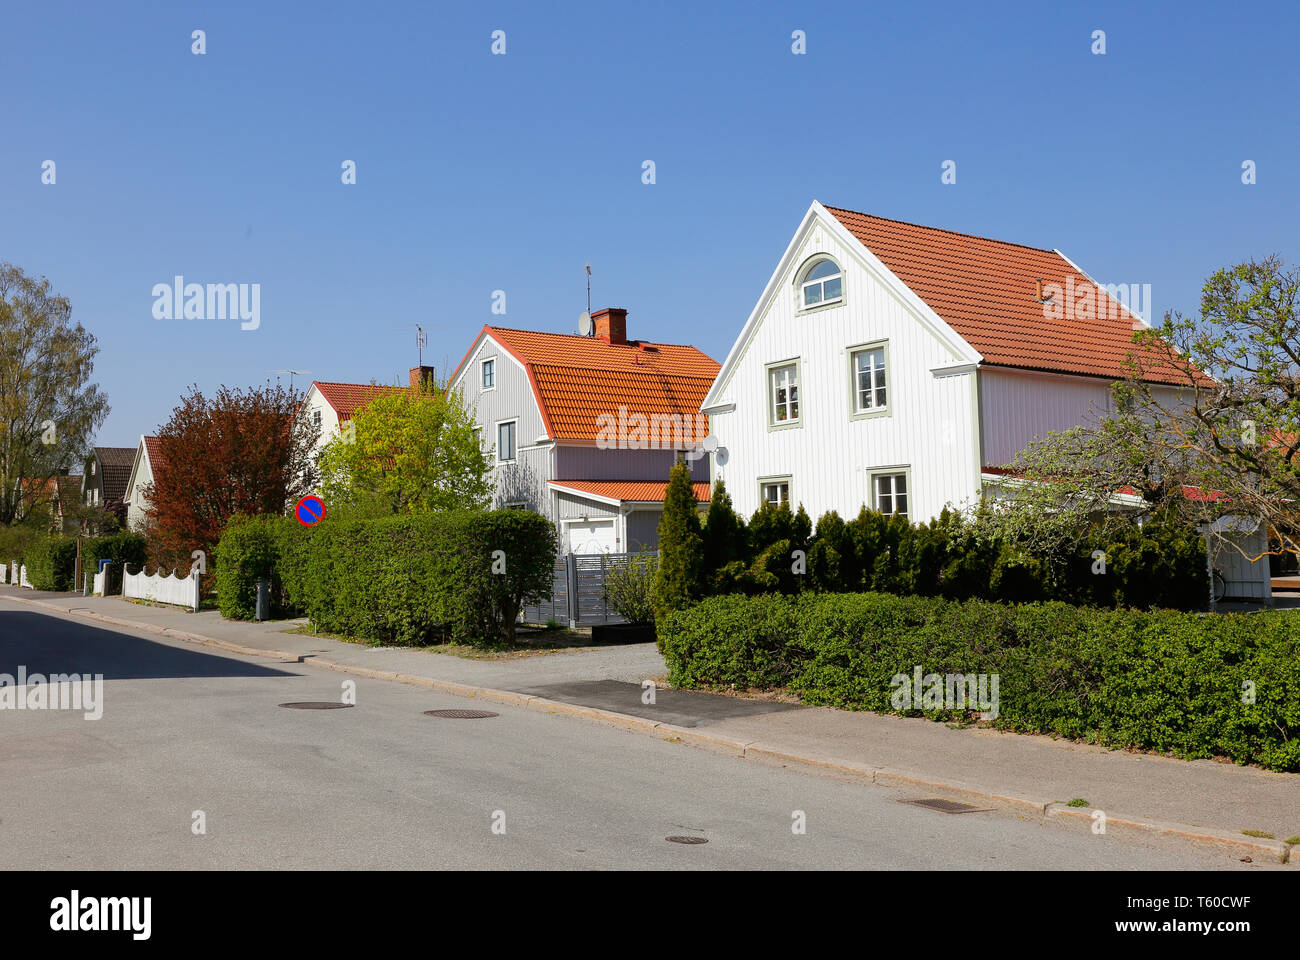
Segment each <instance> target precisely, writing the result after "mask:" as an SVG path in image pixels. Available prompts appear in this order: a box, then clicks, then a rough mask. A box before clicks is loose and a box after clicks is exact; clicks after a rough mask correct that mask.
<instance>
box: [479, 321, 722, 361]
mask: <svg viewBox="0 0 1300 960" xmlns="http://www.w3.org/2000/svg"><path fill="white" fill-rule="evenodd" d="M488 329H489V330H494V331H501V332H502V333H526V334H529V335H531V336H538V337H566V338H568V339H570V340H591V341H593V342H598V343H604V344H605V346H607V347H632V348H633V349H635V348H636V347H637V346H638V345H640V344H645V345H646V346H648V347H681V348H682V349H683V350H694V351H695V352H696V353H698V354H699V355H700V356H702V357H708V359H710V360H712V359H713V358H712V357H710V356H709V355H708V354H707V353H705V352H704V351H703V350H701V349H700V348H699V347H697V346H696V345H695V344H693V343H665V342H663V341H661V340H629V341H628V342H627V343H606V342H605V341H604V340H602V339H601V338H600V337H587V336H584V335H582V334H581V333H553V332H551V331H550V330H524V329H521V328H520V327H494V326H491V325H489V326H488ZM715 362H716V361H715Z"/></svg>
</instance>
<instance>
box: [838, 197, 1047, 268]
mask: <svg viewBox="0 0 1300 960" xmlns="http://www.w3.org/2000/svg"><path fill="white" fill-rule="evenodd" d="M822 206H823V207H825V208H826V209H827V210H832V211H836V212H839V213H851V214H853V215H854V216H855V217H867V218H868V219H871V220H883V221H885V222H886V223H897V224H900V225H902V226H904V227H916V228H917V229H918V230H933V231H935V232H936V233H950V234H952V235H953V236H955V237H967V238H969V239H971V240H984V241H986V242H988V243H1001V244H1005V245H1006V246H1008V247H1020V248H1021V249H1023V250H1033V251H1034V252H1035V253H1052V254H1056V256H1058V257H1059V256H1060V254H1059V253H1057V251H1056V250H1054V249H1052V248H1051V247H1035V246H1031V245H1030V244H1028V243H1016V241H1014V240H999V239H998V238H997V237H982V236H980V235H979V234H978V233H965V232H963V231H961V230H949V229H948V228H947V227H932V226H930V225H928V224H924V223H912V222H911V221H910V220H896V219H894V218H893V217H882V216H878V215H877V214H874V213H863V212H862V211H861V210H850V209H849V208H848V207H834V206H831V205H830V204H829V203H823V204H822Z"/></svg>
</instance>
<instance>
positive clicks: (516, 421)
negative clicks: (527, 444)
mask: <svg viewBox="0 0 1300 960" xmlns="http://www.w3.org/2000/svg"><path fill="white" fill-rule="evenodd" d="M507 423H508V424H512V425H513V426H514V430H513V431H512V441H513V443H514V451H513V452H514V456H513V457H511V458H510V459H509V460H503V459H501V428H502V427H504V426H505V425H506V424H507ZM496 428H497V433H496V462H497V463H517V462H518V461H519V418H518V417H511V418H510V419H508V420H498V421H497V422H496Z"/></svg>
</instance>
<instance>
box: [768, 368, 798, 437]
mask: <svg viewBox="0 0 1300 960" xmlns="http://www.w3.org/2000/svg"><path fill="white" fill-rule="evenodd" d="M767 397H768V418H769V419H768V422H769V423H771V425H772V426H782V425H784V424H795V423H798V422H799V364H798V362H797V361H796V362H793V363H783V364H779V365H777V366H772V367H768V368H767Z"/></svg>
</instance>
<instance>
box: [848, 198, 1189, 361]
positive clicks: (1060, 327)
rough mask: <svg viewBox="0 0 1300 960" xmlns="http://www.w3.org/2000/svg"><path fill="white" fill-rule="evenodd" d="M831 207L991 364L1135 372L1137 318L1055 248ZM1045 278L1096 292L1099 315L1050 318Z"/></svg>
mask: <svg viewBox="0 0 1300 960" xmlns="http://www.w3.org/2000/svg"><path fill="white" fill-rule="evenodd" d="M826 209H827V210H829V211H830V212H831V214H832V215H833V216H834V217H835V218H836V219H837V220H839V221H840V223H842V224H843V225H844V226H845V227H846V228H847V229H848V231H849V232H850V233H852V234H853V235H854V236H855V237H857V239H858V240H860V241H861V242H862V244H863V245H864V246H866V248H867V249H868V250H870V251H871V252H872V253H873V254H875V255H876V256H877V257H878V258H879V259H880V260H881V262H883V263H884V265H885V266H886V267H888V268H889V269H890V271H892V272H893V273H894V274H896V275H897V276H898V278H899V279H900V280H902V281H903V282H904V283H905V284H907V286H908V287H910V288H911V289H912V291H913V292H914V293H915V294H916V295H917V296H919V297H920V298H921V299H922V300H924V301H925V302H926V304H927V305H928V306H929V307H930V308H931V309H932V310H934V312H935V313H937V314H938V315H939V316H940V317H942V318H943V320H944V321H945V322H946V323H947V324H948V325H949V326H951V327H952V328H953V329H954V330H956V331H957V332H958V333H959V334H961V336H962V337H963V338H964V339H965V340H966V342H967V343H969V344H970V345H971V346H972V347H974V348H975V349H976V350H978V351H979V352H980V354H981V355H982V356H983V357H984V361H985V362H986V363H989V364H995V365H998V366H1007V367H1022V368H1026V369H1031V370H1048V371H1052V372H1056V373H1075V374H1083V375H1091V376H1102V377H1110V378H1124V377H1126V376H1127V375H1128V371H1127V368H1126V367H1125V366H1124V358H1125V357H1126V356H1127V355H1128V354H1129V353H1131V352H1133V350H1134V346H1133V343H1132V339H1133V331H1134V322H1135V321H1136V318H1135V317H1134V316H1133V315H1132V314H1130V313H1129V312H1128V311H1127V310H1125V309H1124V307H1123V306H1122V305H1121V304H1119V303H1118V301H1115V300H1113V299H1112V298H1111V297H1110V296H1109V295H1108V294H1107V293H1106V291H1105V289H1104V288H1100V287H1097V286H1096V285H1095V284H1093V283H1092V281H1090V280H1089V279H1088V278H1087V277H1085V276H1084V275H1083V274H1081V273H1079V271H1077V270H1076V269H1075V268H1074V267H1073V266H1071V265H1070V262H1069V261H1068V260H1066V259H1065V258H1064V257H1063V256H1061V254H1059V253H1057V252H1056V251H1054V250H1041V249H1038V248H1037V247H1026V246H1022V245H1020V244H1018V243H1006V242H1004V241H1001V240H989V239H986V238H984V237H975V236H971V235H970V234H965V233H955V232H954V231H951V230H941V229H938V228H936V227H922V226H917V225H916V224H911V223H903V222H901V221H898V220H886V219H884V218H883V217H873V216H870V215H868V214H865V213H856V212H855V211H852V210H845V209H842V208H839V207H827V208H826ZM1038 280H1042V281H1043V284H1044V286H1047V285H1049V284H1058V285H1059V286H1060V287H1061V288H1063V289H1068V287H1067V281H1072V282H1073V287H1074V289H1075V290H1076V291H1078V290H1079V289H1080V288H1081V287H1091V288H1092V290H1093V291H1095V298H1096V299H1095V307H1094V313H1095V314H1097V316H1096V317H1095V318H1090V319H1071V318H1070V317H1068V316H1064V317H1062V318H1060V319H1048V318H1046V317H1044V315H1043V311H1044V306H1043V304H1042V303H1040V302H1039V301H1038V300H1037V298H1036V296H1035V283H1036V281H1038ZM1058 296H1061V295H1059V294H1058ZM1076 298H1077V294H1076ZM1112 305H1113V307H1112ZM1064 306H1066V307H1067V308H1068V307H1069V306H1071V305H1069V304H1066V305H1064ZM1065 312H1066V313H1067V314H1068V313H1069V312H1070V311H1069V310H1068V309H1067V310H1066V311H1065ZM1147 379H1148V380H1152V381H1156V382H1165V383H1174V382H1184V383H1185V382H1186V379H1185V378H1184V377H1181V376H1180V375H1179V374H1178V373H1177V372H1176V371H1174V370H1172V369H1169V368H1168V367H1166V368H1164V369H1160V368H1156V369H1153V370H1151V371H1150V372H1149V373H1148V375H1147Z"/></svg>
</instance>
